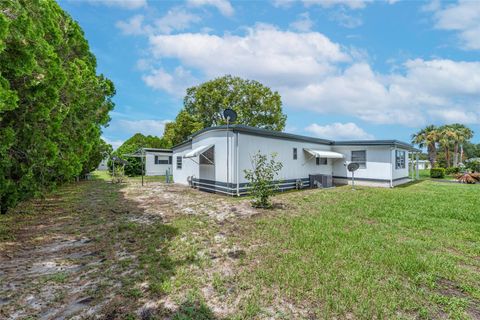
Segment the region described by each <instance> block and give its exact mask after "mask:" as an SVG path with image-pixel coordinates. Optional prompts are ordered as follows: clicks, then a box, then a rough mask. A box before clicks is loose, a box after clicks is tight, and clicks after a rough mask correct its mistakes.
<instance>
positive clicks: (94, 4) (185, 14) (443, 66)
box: [60, 0, 480, 146]
mask: <svg viewBox="0 0 480 320" xmlns="http://www.w3.org/2000/svg"><path fill="white" fill-rule="evenodd" d="M60 5H61V6H62V7H63V8H64V9H65V10H66V11H67V12H69V13H70V14H71V15H72V17H73V18H74V19H75V20H77V21H78V22H79V23H80V25H81V27H82V28H83V30H84V31H85V35H86V37H87V39H88V41H89V43H90V47H91V50H92V51H93V53H94V54H95V55H96V57H97V62H98V72H99V73H103V74H105V75H106V76H107V77H108V78H110V79H112V80H113V82H114V83H115V86H116V89H117V94H116V96H115V98H114V101H115V103H116V108H115V110H114V111H113V112H112V113H111V117H112V121H111V123H110V125H109V127H107V128H105V130H104V134H103V136H104V138H105V140H107V141H108V142H110V143H112V144H113V145H114V146H118V144H120V143H121V142H122V141H124V140H125V139H127V138H129V137H130V136H131V135H132V134H134V133H135V132H142V133H144V134H155V135H158V136H161V135H162V133H163V128H164V125H165V123H166V122H168V121H170V120H173V119H174V118H175V116H176V114H177V113H178V111H179V110H180V109H181V107H182V99H183V96H184V92H185V89H186V88H187V87H190V86H193V85H196V84H199V83H201V82H203V81H206V80H209V79H212V78H215V77H218V76H222V75H224V74H232V75H237V76H241V77H244V78H248V79H254V80H258V81H260V82H262V83H264V84H265V85H267V86H269V87H271V88H272V89H273V90H276V91H278V92H279V93H280V95H281V96H282V101H283V108H284V112H285V113H286V114H287V116H288V120H287V128H286V131H289V132H293V133H297V134H306V135H312V136H319V137H322V138H329V139H340V140H342V139H373V138H375V139H400V140H404V141H409V138H410V135H411V134H412V133H413V132H415V131H417V130H418V129H419V128H420V127H422V126H425V125H427V124H431V123H434V124H444V123H452V122H460V123H464V124H467V125H468V126H470V127H471V128H472V129H473V130H474V131H475V132H476V133H477V134H476V135H475V138H474V141H476V142H478V141H480V125H479V124H480V1H460V2H438V1H429V2H419V1H392V0H390V1H368V0H351V1H349V0H324V1H315V0H311V1H289V0H283V1H282V0H272V1H261V2H260V1H258V2H254V1H228V0H187V1H182V2H177V1H158V0H157V1H153V0H105V1H100V0H84V1H79V0H77V1H74V0H62V1H60Z"/></svg>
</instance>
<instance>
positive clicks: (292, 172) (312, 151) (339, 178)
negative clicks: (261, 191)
mask: <svg viewBox="0 0 480 320" xmlns="http://www.w3.org/2000/svg"><path fill="white" fill-rule="evenodd" d="M227 135H228V138H227ZM227 150H228V152H227ZM258 151H260V152H261V153H262V154H267V155H269V154H272V153H276V154H277V158H276V159H277V161H280V162H282V163H283V168H282V170H281V171H280V173H279V175H278V180H279V184H280V189H281V190H288V189H293V188H297V187H298V186H299V185H301V186H303V187H308V186H309V182H310V179H309V177H310V175H324V176H325V177H327V178H329V179H327V180H326V181H328V180H332V179H333V182H334V183H336V184H346V183H350V179H351V176H352V174H351V172H348V170H347V164H348V163H350V162H357V163H359V164H360V169H359V170H357V171H356V172H355V181H356V183H358V184H363V185H371V186H381V187H393V186H396V185H399V184H402V183H406V182H408V181H410V180H411V179H410V177H409V173H410V174H411V176H412V178H413V175H414V173H413V172H409V165H408V161H409V156H410V155H412V153H417V155H418V153H419V152H420V150H418V149H415V148H413V147H412V146H411V145H410V144H407V143H404V142H400V141H396V140H371V141H331V140H326V139H318V138H312V137H307V136H300V135H295V134H289V133H284V132H277V131H271V130H265V129H259V128H253V127H248V126H243V125H231V126H229V128H228V131H227V127H226V126H218V127H211V128H206V129H203V130H201V131H198V132H196V133H195V134H193V135H192V136H191V137H190V139H189V140H187V141H185V142H183V143H181V144H179V145H177V146H175V147H173V178H174V181H175V182H176V183H180V184H192V185H194V186H196V187H199V188H200V189H203V190H206V191H212V192H220V193H225V194H229V195H241V194H245V193H247V191H248V190H247V189H248V181H247V180H246V179H245V175H244V170H245V169H250V168H251V161H250V157H251V156H252V155H253V154H255V153H256V152H258ZM411 159H413V157H411Z"/></svg>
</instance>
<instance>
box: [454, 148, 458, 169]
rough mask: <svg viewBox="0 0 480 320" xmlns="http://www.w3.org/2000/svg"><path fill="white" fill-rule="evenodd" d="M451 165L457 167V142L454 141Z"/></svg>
mask: <svg viewBox="0 0 480 320" xmlns="http://www.w3.org/2000/svg"><path fill="white" fill-rule="evenodd" d="M453 166H454V167H458V143H457V142H455V145H454V147H453Z"/></svg>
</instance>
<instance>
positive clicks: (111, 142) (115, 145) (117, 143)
mask: <svg viewBox="0 0 480 320" xmlns="http://www.w3.org/2000/svg"><path fill="white" fill-rule="evenodd" d="M102 139H103V141H105V142H106V143H108V144H109V145H111V146H112V148H113V150H117V149H118V148H119V147H120V146H121V145H122V144H123V143H124V142H125V141H124V140H110V139H108V138H107V137H102Z"/></svg>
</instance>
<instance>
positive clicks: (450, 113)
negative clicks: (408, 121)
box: [429, 105, 480, 124]
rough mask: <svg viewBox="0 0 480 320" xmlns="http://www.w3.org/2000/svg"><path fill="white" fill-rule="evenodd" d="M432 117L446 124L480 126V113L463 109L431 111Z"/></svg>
mask: <svg viewBox="0 0 480 320" xmlns="http://www.w3.org/2000/svg"><path fill="white" fill-rule="evenodd" d="M479 109H480V105H479ZM429 113H430V115H431V116H432V117H433V118H435V119H439V120H440V121H443V122H444V123H463V124H478V123H480V113H479V112H470V111H465V110H462V109H440V110H431V111H429Z"/></svg>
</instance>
